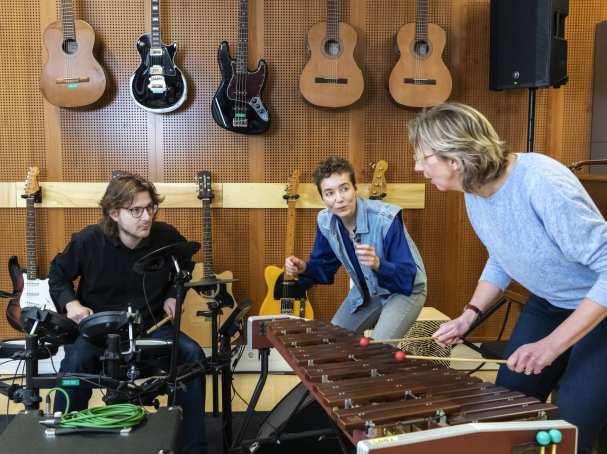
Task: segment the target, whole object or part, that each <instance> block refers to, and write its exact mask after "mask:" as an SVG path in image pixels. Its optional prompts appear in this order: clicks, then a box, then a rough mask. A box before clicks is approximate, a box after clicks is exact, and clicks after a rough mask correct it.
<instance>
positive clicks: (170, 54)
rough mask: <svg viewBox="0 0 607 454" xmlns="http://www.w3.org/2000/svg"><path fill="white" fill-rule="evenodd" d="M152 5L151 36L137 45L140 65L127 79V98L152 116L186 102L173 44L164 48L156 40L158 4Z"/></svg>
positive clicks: (175, 48)
mask: <svg viewBox="0 0 607 454" xmlns="http://www.w3.org/2000/svg"><path fill="white" fill-rule="evenodd" d="M151 2H152V25H151V27H152V28H151V30H152V31H151V32H150V33H144V34H143V35H141V36H140V37H139V40H138V41H137V51H138V52H139V55H140V56H141V64H140V65H139V68H137V70H136V71H135V74H133V75H132V76H131V82H130V84H129V87H130V91H131V97H132V98H133V100H134V101H135V102H136V103H137V105H138V106H139V107H141V108H142V109H145V110H147V111H150V112H154V113H165V112H172V111H173V110H176V109H178V108H179V107H180V106H181V105H182V104H183V103H184V102H185V100H186V98H187V95H188V85H187V83H186V80H185V77H183V74H182V73H181V71H180V70H179V68H178V67H177V65H175V62H174V58H175V53H176V52H177V44H176V43H172V44H171V45H169V46H167V45H166V44H164V43H163V42H162V40H161V38H160V0H151Z"/></svg>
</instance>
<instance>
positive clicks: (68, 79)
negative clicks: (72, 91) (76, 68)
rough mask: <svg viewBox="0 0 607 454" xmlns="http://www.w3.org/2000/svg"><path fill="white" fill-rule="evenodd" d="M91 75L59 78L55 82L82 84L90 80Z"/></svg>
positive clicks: (59, 83)
mask: <svg viewBox="0 0 607 454" xmlns="http://www.w3.org/2000/svg"><path fill="white" fill-rule="evenodd" d="M90 81H91V78H90V77H66V78H65V79H57V80H55V83H56V84H57V85H72V84H81V83H82V82H90Z"/></svg>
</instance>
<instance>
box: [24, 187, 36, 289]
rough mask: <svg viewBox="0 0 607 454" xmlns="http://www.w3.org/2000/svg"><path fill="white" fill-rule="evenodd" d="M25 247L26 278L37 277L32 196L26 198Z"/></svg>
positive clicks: (33, 201) (34, 217)
mask: <svg viewBox="0 0 607 454" xmlns="http://www.w3.org/2000/svg"><path fill="white" fill-rule="evenodd" d="M25 210H26V214H25V216H26V218H25V220H26V228H25V238H26V249H27V278H28V279H30V280H34V279H37V277H38V276H37V274H38V273H37V270H38V257H37V254H36V208H35V200H34V196H29V197H27V199H26V208H25Z"/></svg>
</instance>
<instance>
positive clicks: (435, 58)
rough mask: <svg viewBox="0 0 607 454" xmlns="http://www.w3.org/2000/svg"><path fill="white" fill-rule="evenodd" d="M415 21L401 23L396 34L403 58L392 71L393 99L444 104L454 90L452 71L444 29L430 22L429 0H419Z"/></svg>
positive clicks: (415, 104) (409, 103) (426, 104)
mask: <svg viewBox="0 0 607 454" xmlns="http://www.w3.org/2000/svg"><path fill="white" fill-rule="evenodd" d="M416 1H417V4H416V18H415V23H411V24H406V25H403V26H402V27H401V29H400V30H399V32H398V35H397V37H396V41H397V46H398V51H397V53H398V54H400V58H399V60H398V62H397V63H396V65H395V66H394V69H392V73H391V74H390V80H389V89H390V95H391V96H392V99H394V101H396V102H397V103H398V104H402V105H403V106H409V107H430V106H436V105H438V104H441V103H443V102H445V101H446V100H447V98H448V97H449V95H450V94H451V87H452V81H451V74H449V70H448V69H447V67H446V66H445V63H444V62H443V60H442V53H443V50H444V49H445V43H446V41H447V38H446V33H445V30H443V29H442V28H440V27H439V26H438V25H436V24H429V23H428V0H416Z"/></svg>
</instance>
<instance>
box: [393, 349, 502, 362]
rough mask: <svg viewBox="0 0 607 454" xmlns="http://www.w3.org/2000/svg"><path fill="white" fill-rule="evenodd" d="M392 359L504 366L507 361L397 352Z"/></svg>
mask: <svg viewBox="0 0 607 454" xmlns="http://www.w3.org/2000/svg"><path fill="white" fill-rule="evenodd" d="M394 359H396V361H398V362H401V361H404V360H405V359H419V360H426V361H454V362H481V363H495V364H506V363H507V362H508V361H507V360H505V359H487V358H457V357H450V356H419V355H407V354H406V353H405V352H404V351H402V350H399V351H397V352H396V353H394Z"/></svg>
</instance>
